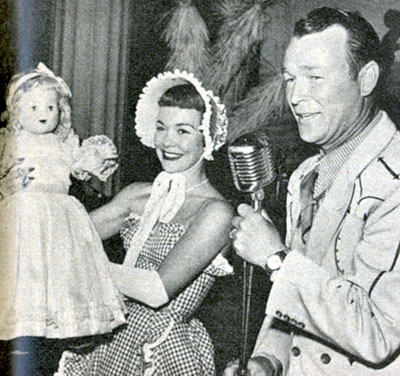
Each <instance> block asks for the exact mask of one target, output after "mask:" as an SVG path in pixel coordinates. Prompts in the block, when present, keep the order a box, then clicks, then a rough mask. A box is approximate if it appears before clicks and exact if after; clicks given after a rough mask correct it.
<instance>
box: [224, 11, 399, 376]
mask: <svg viewBox="0 0 400 376" xmlns="http://www.w3.org/2000/svg"><path fill="white" fill-rule="evenodd" d="M379 57H380V56H379V39H378V37H377V35H376V33H375V31H374V30H373V28H372V26H371V25H370V24H369V23H368V22H367V21H366V20H365V19H363V18H362V17H361V16H359V15H358V14H357V13H351V12H345V11H341V10H337V9H331V8H320V9H316V10H314V11H312V12H311V13H310V14H309V15H308V16H307V17H306V18H305V19H302V20H300V21H299V22H297V23H296V26H295V30H294V37H293V38H292V40H291V41H290V43H289V46H288V48H287V51H286V55H285V59H284V68H283V75H284V79H285V81H286V98H287V101H288V103H289V106H290V108H291V110H292V112H293V115H294V116H295V118H296V120H297V123H298V129H299V133H300V137H301V138H302V139H303V140H304V141H306V142H309V143H314V144H317V145H318V146H319V147H320V148H321V153H320V154H319V155H317V156H314V157H312V158H310V159H308V160H306V161H305V162H303V163H302V164H301V165H300V167H298V169H297V170H296V171H295V172H294V173H293V175H292V176H291V179H290V182H289V186H288V199H287V234H286V244H283V242H282V241H281V239H280V236H279V234H278V232H277V230H276V229H275V226H274V225H273V223H272V222H271V220H270V219H269V217H268V216H267V215H266V213H264V215H263V216H261V215H259V214H257V213H256V212H255V211H254V210H253V209H252V208H251V207H249V206H247V205H240V206H239V208H238V214H239V216H237V217H235V218H234V219H233V222H232V223H233V226H234V228H235V229H234V230H233V232H232V238H233V239H234V241H233V245H234V248H235V249H236V252H237V253H238V255H240V256H241V257H243V258H244V259H246V260H247V261H248V262H250V263H253V264H255V265H258V266H260V267H262V268H264V269H266V270H267V271H268V272H269V273H270V274H271V277H272V278H271V279H272V281H273V284H272V288H271V292H270V295H269V298H268V302H267V308H266V314H267V316H266V318H265V320H264V323H263V326H262V328H261V330H260V333H259V335H258V339H257V343H256V346H255V349H254V352H253V355H252V358H251V359H250V361H249V364H248V369H249V370H250V371H249V374H250V375H280V374H281V373H282V374H284V375H291V376H293V375H296V376H299V375H310V376H316V375H335V376H338V375H343V376H351V375H360V376H361V375H362V376H365V375H393V376H394V375H400V359H398V354H399V352H400V261H398V255H399V251H400V246H399V244H400V180H399V174H400V133H399V132H398V131H397V130H396V127H395V125H394V124H393V122H392V121H391V120H390V119H389V118H388V116H387V114H386V113H385V112H383V111H379V109H378V108H377V104H376V95H377V93H378V91H377V90H378V86H379V78H380V73H381V72H380V67H379V65H380V63H379ZM236 368H237V362H236V363H234V364H231V365H230V366H228V368H227V369H226V370H225V375H227V376H229V375H233V374H234V372H235V369H236Z"/></svg>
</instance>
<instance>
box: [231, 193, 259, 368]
mask: <svg viewBox="0 0 400 376" xmlns="http://www.w3.org/2000/svg"><path fill="white" fill-rule="evenodd" d="M263 199H264V190H263V189H262V188H261V189H259V190H257V191H256V192H252V193H251V204H252V205H251V206H252V207H253V209H254V210H255V211H256V212H257V213H260V212H261V209H262V206H261V204H262V201H263ZM253 271H254V266H253V265H252V264H249V263H248V262H246V261H243V290H242V346H241V351H240V359H239V369H238V370H237V373H236V374H237V376H245V375H247V362H248V361H249V358H250V356H249V353H248V348H247V345H248V336H249V318H250V305H251V289H252V284H253Z"/></svg>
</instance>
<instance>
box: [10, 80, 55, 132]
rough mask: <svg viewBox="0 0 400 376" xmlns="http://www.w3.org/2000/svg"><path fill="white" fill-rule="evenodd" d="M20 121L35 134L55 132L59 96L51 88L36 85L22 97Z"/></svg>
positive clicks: (24, 127)
mask: <svg viewBox="0 0 400 376" xmlns="http://www.w3.org/2000/svg"><path fill="white" fill-rule="evenodd" d="M19 106H20V110H19V119H18V120H19V123H20V124H21V127H22V129H25V130H26V131H28V132H30V133H33V134H45V133H50V132H53V131H54V130H55V129H56V127H57V125H58V118H59V108H58V97H57V93H56V91H55V90H53V89H51V88H45V89H44V88H42V87H36V88H33V89H31V90H29V91H27V92H26V93H25V94H23V96H22V97H21V99H20V103H19Z"/></svg>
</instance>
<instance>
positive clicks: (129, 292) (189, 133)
mask: <svg viewBox="0 0 400 376" xmlns="http://www.w3.org/2000/svg"><path fill="white" fill-rule="evenodd" d="M136 131H137V134H138V136H139V138H140V139H141V141H142V142H143V143H144V144H145V145H146V146H151V147H153V148H155V149H156V154H157V156H158V158H159V160H160V162H161V164H162V166H163V168H164V171H163V172H161V173H160V174H159V175H158V176H157V178H156V180H155V181H154V182H153V183H152V184H148V183H133V184H131V185H129V186H128V187H126V188H125V189H124V190H122V191H121V192H120V193H119V194H118V195H116V196H115V198H114V199H113V200H112V201H111V202H110V203H109V204H107V205H105V206H103V207H101V208H99V209H97V210H95V211H94V212H92V213H91V218H92V220H93V222H94V224H95V226H96V229H97V230H98V231H99V233H100V235H101V237H102V238H103V239H105V238H107V237H110V236H112V235H114V234H115V233H117V232H118V231H120V233H121V236H122V238H123V240H124V246H125V248H126V249H127V254H126V257H125V260H124V262H123V264H122V265H119V264H111V265H110V267H111V269H112V275H113V276H115V283H116V285H117V287H118V288H119V290H120V291H121V292H122V293H123V294H124V295H125V296H126V297H127V307H128V312H129V315H128V319H127V320H128V324H127V326H126V327H125V328H123V329H122V330H119V331H117V332H115V334H114V336H113V337H112V338H111V339H109V340H106V341H105V343H103V344H101V345H98V346H93V348H92V349H91V350H90V351H88V353H86V354H77V353H74V352H65V353H64V355H63V358H62V361H61V364H60V373H61V374H62V375H74V376H77V375H89V374H90V375H92V374H99V373H100V372H101V373H102V374H107V375H145V376H148V375H153V374H157V375H159V374H162V375H186V376H190V375H192V376H199V375H204V376H206V375H207V376H209V375H215V373H216V372H215V365H214V350H213V345H212V343H211V340H210V337H209V335H208V333H207V331H206V329H205V328H204V326H203V325H202V324H201V322H200V321H199V320H197V319H193V318H192V317H193V314H194V312H195V310H196V309H197V308H198V307H199V306H200V304H201V303H202V301H203V300H204V298H205V297H206V296H207V294H208V292H209V291H210V288H211V287H212V285H213V284H214V282H215V279H216V277H218V276H223V275H226V274H229V273H231V271H232V269H231V267H230V265H229V264H228V263H227V261H226V259H225V258H224V257H223V255H224V254H225V253H226V251H227V250H228V249H229V247H230V240H229V237H228V232H229V229H230V220H231V217H232V215H233V210H232V208H231V206H230V204H229V203H228V202H227V201H226V200H225V199H224V198H223V196H222V195H221V194H220V193H219V192H218V191H217V190H216V189H215V188H214V187H213V186H212V185H211V183H210V182H209V181H208V179H207V176H206V173H205V169H204V159H211V158H212V155H211V154H212V152H213V151H214V150H216V149H218V148H219V147H220V146H222V145H223V143H224V141H225V139H226V132H227V119H226V115H225V107H224V106H223V105H221V104H220V103H219V99H218V98H217V97H215V96H214V95H213V94H212V93H211V92H209V91H206V90H205V89H204V88H203V87H202V85H201V84H200V82H199V81H197V80H196V79H195V78H194V77H193V76H192V75H191V74H188V73H185V72H179V71H175V72H174V73H171V72H167V73H165V74H161V75H159V76H158V77H157V78H154V79H152V80H151V81H149V82H148V84H147V86H146V87H145V88H144V89H143V94H142V95H141V97H140V99H139V102H138V104H137V111H136Z"/></svg>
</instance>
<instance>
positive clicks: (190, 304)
mask: <svg viewBox="0 0 400 376" xmlns="http://www.w3.org/2000/svg"><path fill="white" fill-rule="evenodd" d="M139 221H140V218H138V217H132V216H131V217H130V218H128V220H127V221H126V222H125V223H124V225H123V226H122V228H121V236H122V238H123V241H124V246H125V248H126V249H128V248H129V243H130V240H131V239H132V237H133V235H134V234H135V232H136V230H137V228H138V225H139ZM184 232H185V228H184V227H183V226H182V225H181V224H178V223H168V224H161V225H160V226H159V228H158V230H157V231H156V232H155V233H152V234H151V236H150V237H149V239H148V240H147V242H146V244H145V246H144V248H143V250H142V252H141V253H140V256H139V258H138V260H137V264H136V266H137V267H140V268H143V269H158V267H159V266H160V265H161V263H162V261H163V259H164V258H165V256H166V255H167V254H168V252H169V251H170V250H171V249H172V248H173V247H174V245H175V244H176V243H177V242H178V240H179V239H180V238H181V236H182V235H183V234H184ZM229 272H230V271H228V268H224V267H223V263H222V265H218V263H216V262H213V263H212V264H210V265H209V266H208V267H207V268H206V269H205V270H204V271H203V273H202V274H200V275H199V277H197V278H196V279H195V280H194V281H193V282H192V284H191V285H189V286H188V287H187V288H186V289H185V290H183V291H182V292H181V293H180V294H179V295H178V296H177V297H176V298H175V299H174V300H172V301H171V302H170V303H169V304H168V306H167V307H166V308H163V309H161V310H158V311H157V310H153V309H151V308H148V307H147V306H145V305H141V304H138V303H135V302H133V301H128V302H127V307H128V312H129V313H128V323H127V325H126V326H124V327H122V329H118V330H117V331H116V332H115V335H114V336H113V338H112V340H111V341H110V342H108V343H106V344H102V345H100V346H98V347H97V348H96V349H95V350H94V351H93V352H91V353H89V354H85V355H78V354H74V353H70V352H69V353H64V356H63V359H62V361H61V363H62V367H61V369H62V372H60V373H61V374H62V375H71V376H79V375H86V376H88V375H96V376H98V375H104V376H112V375H116V376H123V375H146V376H147V375H148V374H151V375H165V376H166V375H168V376H178V375H180V376H191V375H193V376H199V375H206V376H211V375H215V366H214V348H213V345H212V342H211V339H210V337H209V335H208V333H207V331H206V329H205V328H204V326H203V325H202V323H201V322H200V321H199V320H197V319H194V318H191V316H192V315H193V313H194V312H195V311H196V309H197V308H198V307H199V305H200V304H201V302H202V301H203V299H204V298H205V297H206V295H207V293H208V292H209V290H210V288H211V287H212V285H213V283H214V281H215V277H216V276H222V275H226V274H228V273H229ZM171 328H172V329H171ZM165 336H166V338H163V337H165ZM157 341H159V342H161V343H159V344H157V345H156V346H155V347H154V349H153V351H152V355H150V357H151V359H150V360H151V361H148V362H146V361H145V359H144V358H145V353H144V351H143V347H144V346H145V344H147V345H149V344H150V345H151V344H154V343H156V342H157ZM147 360H149V359H147ZM151 368H153V371H154V373H151V372H150V369H151ZM146 370H147V371H146Z"/></svg>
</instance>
